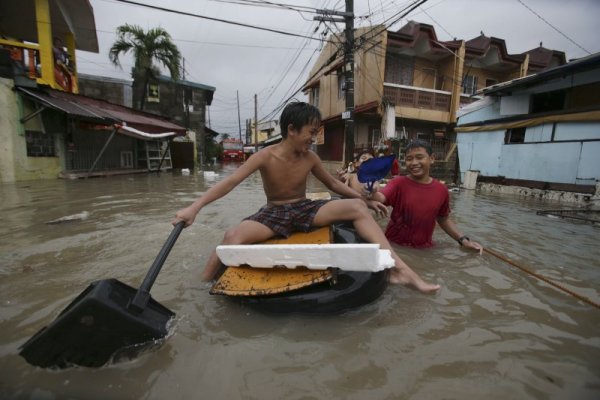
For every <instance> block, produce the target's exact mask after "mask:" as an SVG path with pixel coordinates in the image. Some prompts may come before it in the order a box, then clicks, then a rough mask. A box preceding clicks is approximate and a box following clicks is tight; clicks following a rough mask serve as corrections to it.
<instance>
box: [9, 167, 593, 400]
mask: <svg viewBox="0 0 600 400" xmlns="http://www.w3.org/2000/svg"><path fill="white" fill-rule="evenodd" d="M236 166H237V165H236V164H229V165H223V166H218V167H217V168H216V169H215V174H214V176H206V177H205V175H204V174H202V173H201V172H196V173H192V174H191V175H189V176H182V175H181V174H180V173H179V172H177V171H174V172H173V173H161V174H160V175H157V174H139V175H129V176H119V177H110V178H96V179H88V180H76V181H65V180H49V181H30V182H20V183H16V184H4V185H0V199H1V201H2V208H1V210H0V219H1V220H2V222H3V223H2V225H1V226H0V292H1V293H2V297H1V300H2V301H1V303H0V376H1V377H2V378H0V398H3V399H5V398H8V399H12V398H35V399H61V398H76V399H107V398H111V399H125V398H135V399H163V398H172V399H191V398H227V399H241V398H244V399H276V398H284V397H285V398H345V399H365V398H373V399H384V398H394V399H409V398H410V399H435V398H484V397H485V398H486V399H506V398H520V399H523V398H528V399H547V398H556V399H558V398H577V399H595V398H598V394H599V393H600V361H599V360H600V310H599V309H597V308H595V307H593V306H592V305H589V304H586V303H583V302H581V301H579V300H577V299H576V298H575V297H573V296H571V295H569V294H567V293H565V292H563V291H560V290H557V289H556V288H554V287H552V286H550V285H548V284H546V283H544V282H542V281H540V280H539V279H537V278H535V277H533V276H531V275H528V274H527V273H525V272H523V271H521V270H519V269H518V268H515V267H514V266H511V265H509V264H508V263H506V262H504V261H502V260H500V259H499V258H497V257H493V256H491V255H490V254H486V253H484V254H483V255H481V256H480V255H477V254H475V253H472V252H468V251H465V250H464V249H462V248H460V247H459V246H458V245H457V244H456V242H455V241H453V240H452V239H450V238H449V237H448V236H447V235H446V234H445V233H444V232H443V231H441V230H440V229H439V228H437V229H436V232H435V234H434V240H435V241H436V243H437V246H435V247H433V248H432V249H427V250H417V249H407V248H400V247H397V248H396V250H397V251H398V253H399V254H400V256H401V257H402V258H403V259H404V260H405V261H406V262H407V264H409V265H410V266H411V267H412V268H413V269H415V270H416V271H417V272H418V273H419V274H420V275H421V276H423V277H424V278H425V279H427V280H428V281H431V282H435V283H439V284H441V285H442V288H441V290H440V291H439V292H438V293H437V294H435V295H423V294H420V293H417V292H416V291H413V290H410V289H407V288H405V287H401V286H390V287H388V289H387V290H386V291H385V292H384V294H383V295H382V296H381V297H380V298H379V299H377V300H376V301H375V302H373V303H371V304H368V305H366V306H364V307H361V308H358V309H355V310H352V311H349V312H346V313H343V314H340V315H326V316H315V315H312V316H307V315H270V314H264V313H260V312H257V311H255V310H253V309H251V308H248V307H244V306H240V305H239V304H237V303H235V302H232V301H229V299H227V298H224V297H220V296H211V295H209V293H208V292H209V288H210V284H207V283H202V282H200V280H199V275H200V272H201V271H202V268H203V267H204V263H205V261H206V259H207V257H208V255H209V254H210V251H211V250H212V249H213V248H214V247H215V246H216V245H217V244H218V243H219V242H220V240H221V239H222V236H223V233H224V232H225V230H226V229H228V228H229V227H232V226H234V225H235V224H237V223H238V222H239V221H240V220H241V219H242V218H244V217H246V216H248V215H250V214H251V213H253V212H254V211H256V210H257V209H258V208H259V207H260V206H261V205H263V203H264V201H265V198H264V194H263V191H262V186H261V179H260V176H259V175H258V174H255V175H252V176H251V177H249V178H248V179H246V181H244V182H243V183H242V184H241V185H240V186H239V187H237V188H236V189H235V190H234V191H232V192H231V193H230V194H229V195H228V196H227V197H225V198H223V199H221V200H219V201H218V202H216V203H214V204H211V205H209V206H207V207H206V208H205V209H204V210H202V212H201V213H200V214H199V216H198V218H197V219H196V222H195V224H194V225H193V226H192V227H190V228H187V229H185V230H184V231H183V233H182V234H181V236H180V237H179V239H178V241H177V243H176V244H175V247H174V248H173V250H172V252H171V254H170V255H169V257H168V259H167V261H166V263H165V265H164V267H163V269H162V271H161V273H160V274H159V275H158V278H157V280H156V283H155V285H154V287H153V289H152V296H153V297H154V298H155V299H156V300H157V301H158V302H160V303H161V304H163V305H165V306H166V307H168V308H169V309H171V310H173V311H174V312H176V313H177V320H176V323H175V326H174V327H173V330H172V333H171V335H170V336H169V337H168V339H167V341H166V343H165V344H164V345H163V346H162V347H160V348H158V349H157V350H154V351H152V352H149V353H146V354H144V355H143V356H141V357H139V358H137V359H135V360H131V361H129V362H124V363H119V364H115V365H109V366H105V367H103V368H100V369H87V368H71V369H66V370H62V371H48V370H44V369H40V368H35V367H32V366H30V365H29V364H27V363H26V362H25V360H24V359H23V358H21V357H20V356H19V355H18V348H19V346H21V345H22V344H23V343H24V342H25V341H26V340H27V339H28V338H29V337H30V336H31V335H33V334H34V333H35V332H37V331H38V330H39V329H41V328H42V327H43V326H45V325H47V324H49V323H51V322H52V321H53V320H54V319H55V318H56V316H57V315H58V313H59V312H60V311H61V310H63V309H64V308H65V307H66V306H67V305H68V304H69V303H70V302H71V301H72V300H73V299H74V298H75V296H77V295H78V294H79V293H81V292H82V291H83V290H84V289H85V288H86V287H87V285H88V284H89V283H91V282H92V281H95V280H98V279H105V278H116V279H118V280H120V281H122V282H124V283H127V284H129V285H131V286H134V287H138V286H139V284H140V283H141V280H142V279H143V277H144V275H145V273H146V272H147V270H148V268H149V267H150V265H151V263H152V261H153V260H154V258H155V257H156V255H157V253H158V251H159V250H160V248H161V246H162V245H163V243H164V241H165V240H166V238H167V236H168V235H169V233H170V232H171V229H172V226H171V225H170V221H171V219H172V218H173V216H174V215H175V212H176V211H177V210H178V209H180V208H181V207H184V206H187V205H188V204H189V203H191V202H192V201H193V200H194V199H196V198H197V197H198V196H199V195H200V194H201V193H203V192H204V191H205V190H206V189H207V188H209V187H210V186H211V185H214V184H215V183H216V182H217V181H218V180H219V179H222V178H223V177H224V176H227V175H228V174H230V173H231V172H232V171H233V170H234V169H235V168H236ZM309 190H310V191H314V192H320V191H323V190H324V188H323V187H322V186H321V185H320V183H319V182H312V181H311V182H309ZM450 196H451V207H452V218H453V219H454V221H455V222H456V223H457V225H458V226H459V227H460V228H461V230H462V231H464V232H465V233H466V234H468V235H469V236H470V237H471V238H472V239H474V240H476V241H478V242H480V243H481V244H482V245H483V246H486V247H489V248H491V249H493V250H494V251H495V252H496V253H498V254H500V255H502V256H503V257H506V258H507V259H510V260H512V261H514V262H516V263H518V264H519V265H522V266H524V267H526V268H528V269H530V270H532V271H535V272H536V273H537V274H540V275H542V276H544V277H546V278H548V279H550V280H552V281H554V282H556V283H559V284H560V285H561V286H564V287H565V288H567V289H569V290H571V291H573V292H575V293H578V294H580V295H582V296H584V297H587V298H589V299H590V300H592V301H593V302H595V303H600V290H599V288H600V239H599V238H600V227H599V226H598V225H591V224H587V223H582V222H577V221H573V220H567V219H565V220H563V219H556V218H551V217H548V216H541V215H536V211H537V210H541V209H557V208H561V207H567V206H566V205H561V204H559V203H552V202H544V201H541V200H526V199H523V198H519V197H514V196H508V195H491V194H484V193H478V192H475V191H466V190H462V191H460V192H453V193H451V194H450ZM50 222H52V223H50ZM379 222H380V224H381V225H382V227H385V223H386V221H385V220H380V221H379Z"/></svg>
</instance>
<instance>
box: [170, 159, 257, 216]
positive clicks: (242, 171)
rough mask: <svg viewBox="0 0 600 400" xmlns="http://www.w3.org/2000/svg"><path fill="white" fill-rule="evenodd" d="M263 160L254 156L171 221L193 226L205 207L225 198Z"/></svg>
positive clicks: (180, 211) (178, 212)
mask: <svg viewBox="0 0 600 400" xmlns="http://www.w3.org/2000/svg"><path fill="white" fill-rule="evenodd" d="M262 158H263V154H261V153H260V152H259V153H256V154H254V155H252V156H251V157H250V158H249V159H248V160H247V161H246V162H245V163H244V164H242V165H240V167H239V168H238V169H236V170H235V171H234V173H233V174H231V175H229V176H228V177H227V178H225V179H223V180H222V181H220V182H219V183H217V184H216V185H215V186H213V187H211V188H210V189H208V190H207V191H206V192H205V193H204V194H203V195H202V196H200V197H199V198H198V199H197V200H196V201H194V202H193V203H192V204H190V205H189V206H187V207H185V208H182V209H181V210H179V211H177V213H176V214H175V218H174V219H173V220H172V221H171V223H172V224H173V225H176V224H177V223H178V222H179V221H184V222H185V226H186V227H187V226H190V225H192V224H193V223H194V220H195V219H196V215H198V213H199V212H200V210H202V208H203V207H204V206H206V205H208V204H210V203H212V202H213V201H215V200H218V199H220V198H221V197H224V196H225V195H226V194H227V193H229V192H231V191H232V190H233V189H234V188H235V187H236V186H237V185H239V184H240V183H241V182H242V181H243V180H244V179H246V178H247V177H248V176H249V175H250V174H252V173H253V172H254V171H256V170H257V169H259V168H260V165H261V160H262Z"/></svg>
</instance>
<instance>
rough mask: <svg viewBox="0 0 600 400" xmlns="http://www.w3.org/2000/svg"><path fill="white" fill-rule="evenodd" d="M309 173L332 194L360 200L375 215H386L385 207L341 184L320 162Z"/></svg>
mask: <svg viewBox="0 0 600 400" xmlns="http://www.w3.org/2000/svg"><path fill="white" fill-rule="evenodd" d="M311 172H312V173H313V175H314V176H315V177H316V178H317V179H318V180H320V181H321V182H322V183H323V184H324V185H325V186H326V187H327V189H329V190H331V191H332V192H334V193H337V194H339V195H340V196H343V197H348V198H351V199H362V200H364V201H365V202H366V203H367V206H368V207H369V208H371V209H372V210H373V211H375V212H376V213H377V214H379V215H384V216H385V215H387V207H386V206H384V205H383V204H381V203H380V202H379V201H373V200H367V199H366V198H365V197H364V196H363V195H362V194H361V193H359V192H357V191H356V190H354V189H352V188H351V187H349V186H348V185H346V184H344V183H342V182H341V181H339V180H338V179H335V178H334V177H333V176H332V175H331V174H330V173H329V172H327V171H326V170H325V168H324V167H323V164H321V161H320V160H319V161H318V163H317V164H316V165H315V166H314V167H313V169H312V171H311Z"/></svg>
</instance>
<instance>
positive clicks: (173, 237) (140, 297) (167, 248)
mask: <svg viewBox="0 0 600 400" xmlns="http://www.w3.org/2000/svg"><path fill="white" fill-rule="evenodd" d="M184 227H185V222H183V221H181V222H178V223H177V225H175V227H174V228H173V230H172V231H171V234H170V235H169V237H168V238H167V241H166V242H165V244H164V245H163V247H162V249H160V252H159V253H158V255H157V256H156V258H155V259H154V262H153V263H152V266H151V267H150V270H149V271H148V273H147V274H146V277H145V278H144V281H143V282H142V285H141V286H140V288H139V289H138V291H137V292H136V294H135V297H134V298H133V300H132V301H131V303H130V304H129V309H132V310H134V311H138V312H141V311H143V310H144V308H146V305H147V304H148V300H150V289H152V285H154V281H155V280H156V277H157V276H158V273H159V272H160V270H161V268H162V266H163V264H164V263H165V260H166V259H167V256H168V255H169V253H170V252H171V249H172V248H173V246H174V245H175V242H176V241H177V238H178V237H179V234H180V233H181V231H182V230H183V228H184Z"/></svg>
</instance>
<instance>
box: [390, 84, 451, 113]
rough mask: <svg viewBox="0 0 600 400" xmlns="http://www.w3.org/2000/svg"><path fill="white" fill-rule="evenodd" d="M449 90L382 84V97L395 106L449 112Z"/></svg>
mask: <svg viewBox="0 0 600 400" xmlns="http://www.w3.org/2000/svg"><path fill="white" fill-rule="evenodd" d="M450 98H451V94H450V92H446V91H442V90H434V89H426V88H417V87H413V86H405V85H397V84H394V83H384V84H383V99H384V100H385V101H388V102H390V103H392V104H395V105H396V106H400V107H410V108H417V109H425V110H435V111H443V112H450Z"/></svg>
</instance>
